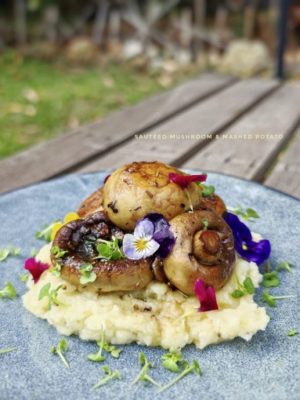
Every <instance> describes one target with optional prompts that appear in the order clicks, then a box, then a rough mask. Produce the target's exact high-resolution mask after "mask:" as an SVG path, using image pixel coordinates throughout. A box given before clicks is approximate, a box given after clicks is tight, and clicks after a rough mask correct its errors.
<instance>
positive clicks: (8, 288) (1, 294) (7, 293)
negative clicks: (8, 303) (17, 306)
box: [0, 282, 17, 300]
mask: <svg viewBox="0 0 300 400" xmlns="http://www.w3.org/2000/svg"><path fill="white" fill-rule="evenodd" d="M16 297H17V292H16V289H15V288H14V285H13V284H12V283H11V282H6V283H5V285H4V288H3V289H1V290H0V299H10V300H12V299H15V298H16Z"/></svg>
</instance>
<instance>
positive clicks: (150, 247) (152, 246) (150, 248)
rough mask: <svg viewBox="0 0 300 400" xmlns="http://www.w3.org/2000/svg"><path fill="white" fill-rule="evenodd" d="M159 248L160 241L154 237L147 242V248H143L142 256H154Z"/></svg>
mask: <svg viewBox="0 0 300 400" xmlns="http://www.w3.org/2000/svg"><path fill="white" fill-rule="evenodd" d="M158 249H159V243H157V242H156V241H155V240H154V239H151V240H149V242H148V243H147V246H146V248H145V249H144V250H142V251H141V252H140V253H142V258H146V257H150V256H152V255H153V254H154V253H155V252H156V251H157V250H158Z"/></svg>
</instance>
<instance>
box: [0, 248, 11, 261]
mask: <svg viewBox="0 0 300 400" xmlns="http://www.w3.org/2000/svg"><path fill="white" fill-rule="evenodd" d="M8 256H9V250H8V249H0V261H4V260H6V259H7V257H8Z"/></svg>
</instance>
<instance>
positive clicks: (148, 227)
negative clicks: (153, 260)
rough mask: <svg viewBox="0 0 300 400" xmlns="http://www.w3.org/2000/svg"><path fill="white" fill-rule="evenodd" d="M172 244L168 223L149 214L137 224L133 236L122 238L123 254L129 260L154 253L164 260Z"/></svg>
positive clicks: (157, 216)
mask: <svg viewBox="0 0 300 400" xmlns="http://www.w3.org/2000/svg"><path fill="white" fill-rule="evenodd" d="M174 243H175V238H174V235H173V233H172V232H171V231H170V225H169V223H168V222H167V221H166V220H165V218H164V217H163V216H162V215H161V214H157V213H150V214H148V215H146V217H144V218H143V219H140V220H139V221H138V222H137V224H136V226H135V229H134V232H133V234H131V233H127V234H126V235H125V236H124V239H123V253H124V255H125V256H126V257H127V258H129V259H131V260H140V259H141V258H146V257H150V256H152V255H153V254H154V253H156V255H158V256H159V257H161V258H165V257H167V256H168V255H169V253H170V251H171V250H172V247H173V245H174Z"/></svg>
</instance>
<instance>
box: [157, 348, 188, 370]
mask: <svg viewBox="0 0 300 400" xmlns="http://www.w3.org/2000/svg"><path fill="white" fill-rule="evenodd" d="M161 360H162V365H163V366H164V367H165V368H166V369H168V370H169V371H172V372H180V364H182V363H183V361H184V360H183V358H182V354H181V352H180V351H174V352H170V353H166V354H164V355H163V356H162V357H161Z"/></svg>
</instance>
